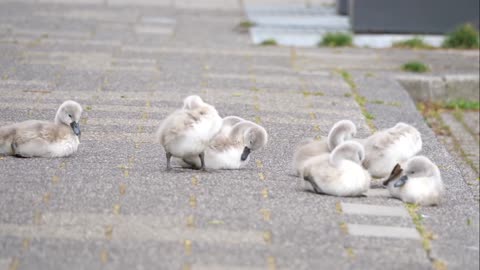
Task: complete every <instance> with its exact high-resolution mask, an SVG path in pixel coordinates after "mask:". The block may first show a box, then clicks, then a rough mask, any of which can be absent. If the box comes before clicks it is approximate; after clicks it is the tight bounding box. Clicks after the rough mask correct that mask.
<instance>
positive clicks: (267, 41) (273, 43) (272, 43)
mask: <svg viewBox="0 0 480 270" xmlns="http://www.w3.org/2000/svg"><path fill="white" fill-rule="evenodd" d="M260 45H262V46H276V45H277V41H276V40H275V39H273V38H269V39H265V40H264V41H262V42H261V43H260Z"/></svg>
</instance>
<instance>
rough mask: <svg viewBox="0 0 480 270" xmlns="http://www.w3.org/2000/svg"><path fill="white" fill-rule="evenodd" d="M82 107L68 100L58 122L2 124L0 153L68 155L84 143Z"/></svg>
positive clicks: (58, 112) (61, 108)
mask: <svg viewBox="0 0 480 270" xmlns="http://www.w3.org/2000/svg"><path fill="white" fill-rule="evenodd" d="M81 115H82V107H81V106H80V104H78V103H77V102H75V101H71V100H68V101H65V102H64V103H63V104H62V105H61V106H60V108H59V109H58V111H57V114H56V115H55V122H46V121H38V120H29V121H25V122H21V123H15V124H11V125H8V126H3V127H0V155H14V156H19V157H66V156H69V155H71V154H73V153H75V152H76V151H77V149H78V145H79V144H80V140H79V136H80V126H79V124H78V122H79V121H80V117H81Z"/></svg>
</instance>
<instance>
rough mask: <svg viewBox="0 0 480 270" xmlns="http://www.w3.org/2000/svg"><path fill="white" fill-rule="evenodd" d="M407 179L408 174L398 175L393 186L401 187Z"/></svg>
mask: <svg viewBox="0 0 480 270" xmlns="http://www.w3.org/2000/svg"><path fill="white" fill-rule="evenodd" d="M407 181H408V176H406V175H404V176H402V177H400V179H398V181H397V182H395V184H393V186H394V187H402V186H403V185H405V183H407Z"/></svg>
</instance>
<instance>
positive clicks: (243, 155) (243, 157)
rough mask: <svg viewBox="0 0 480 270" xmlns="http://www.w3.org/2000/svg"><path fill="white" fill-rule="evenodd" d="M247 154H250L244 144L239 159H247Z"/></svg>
mask: <svg viewBox="0 0 480 270" xmlns="http://www.w3.org/2000/svg"><path fill="white" fill-rule="evenodd" d="M248 155H250V148H248V147H246V146H245V148H243V153H242V156H241V157H240V160H241V161H245V160H247V158H248Z"/></svg>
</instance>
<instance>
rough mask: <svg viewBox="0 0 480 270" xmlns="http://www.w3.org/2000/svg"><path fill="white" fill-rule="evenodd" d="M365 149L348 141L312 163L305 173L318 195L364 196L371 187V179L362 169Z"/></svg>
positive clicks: (315, 158)
mask: <svg viewBox="0 0 480 270" xmlns="http://www.w3.org/2000/svg"><path fill="white" fill-rule="evenodd" d="M364 157H365V152H364V149H363V146H362V145H361V144H359V143H357V142H354V141H346V142H344V143H342V144H340V145H339V146H337V147H336V148H335V149H334V150H333V151H332V152H331V153H326V154H322V155H320V156H316V157H313V158H311V159H309V160H308V161H307V162H306V164H305V168H304V171H303V173H302V174H303V178H304V180H306V181H308V182H310V184H311V185H312V187H313V189H314V190H315V191H316V192H317V193H323V194H330V195H335V196H360V195H362V194H363V193H365V192H366V191H367V190H368V188H369V187H370V179H371V177H370V175H369V174H368V172H367V171H366V170H365V169H364V168H363V167H362V165H361V163H362V161H363V159H364Z"/></svg>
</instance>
